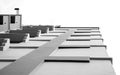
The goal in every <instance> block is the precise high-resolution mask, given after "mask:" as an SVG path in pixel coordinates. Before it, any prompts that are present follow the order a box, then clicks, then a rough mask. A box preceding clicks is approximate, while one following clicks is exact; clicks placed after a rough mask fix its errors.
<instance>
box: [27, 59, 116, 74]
mask: <svg viewBox="0 0 120 75" xmlns="http://www.w3.org/2000/svg"><path fill="white" fill-rule="evenodd" d="M29 75H115V72H114V70H113V67H112V65H111V62H110V61H108V60H103V61H101V60H91V61H90V63H75V62H73V63H72V62H45V63H43V64H42V65H40V66H38V67H37V68H36V69H34V71H32V72H31V73H30V74H29Z"/></svg>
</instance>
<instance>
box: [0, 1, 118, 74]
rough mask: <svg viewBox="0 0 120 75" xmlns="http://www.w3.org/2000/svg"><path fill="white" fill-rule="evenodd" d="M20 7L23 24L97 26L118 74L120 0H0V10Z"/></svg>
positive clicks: (11, 10)
mask: <svg viewBox="0 0 120 75" xmlns="http://www.w3.org/2000/svg"><path fill="white" fill-rule="evenodd" d="M15 7H19V8H20V13H21V14H22V15H23V21H22V22H23V24H24V25H26V24H52V25H62V26H99V27H100V28H101V30H100V31H101V33H102V35H103V38H104V40H105V41H104V42H105V44H106V45H107V51H108V53H109V56H111V57H113V60H114V62H113V66H114V68H115V71H116V73H117V75H119V74H120V72H119V69H120V68H119V67H120V47H119V42H120V33H119V32H120V0H0V13H2V14H3V13H8V14H9V13H15V11H14V8H15Z"/></svg>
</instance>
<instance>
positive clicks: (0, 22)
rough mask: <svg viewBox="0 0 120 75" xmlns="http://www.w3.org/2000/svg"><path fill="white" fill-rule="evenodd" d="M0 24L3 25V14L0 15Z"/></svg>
mask: <svg viewBox="0 0 120 75" xmlns="http://www.w3.org/2000/svg"><path fill="white" fill-rule="evenodd" d="M0 25H3V16H2V15H0Z"/></svg>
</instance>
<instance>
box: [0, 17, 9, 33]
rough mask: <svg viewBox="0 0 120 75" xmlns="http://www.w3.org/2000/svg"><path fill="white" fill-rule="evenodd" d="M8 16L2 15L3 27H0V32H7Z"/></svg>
mask: <svg viewBox="0 0 120 75" xmlns="http://www.w3.org/2000/svg"><path fill="white" fill-rule="evenodd" d="M8 19H9V16H8V15H3V25H0V32H1V31H7V30H8V28H9V26H8V25H9V20H8Z"/></svg>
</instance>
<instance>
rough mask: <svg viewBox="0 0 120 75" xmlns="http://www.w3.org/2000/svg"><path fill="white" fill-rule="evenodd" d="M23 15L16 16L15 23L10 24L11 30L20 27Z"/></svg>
mask: <svg viewBox="0 0 120 75" xmlns="http://www.w3.org/2000/svg"><path fill="white" fill-rule="evenodd" d="M20 22H21V16H17V15H16V16H15V23H11V24H10V30H16V29H20V24H21V23H20Z"/></svg>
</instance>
